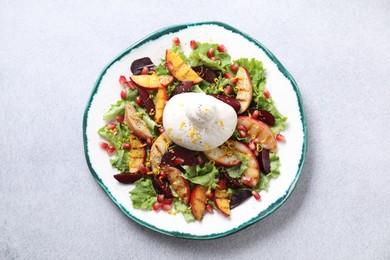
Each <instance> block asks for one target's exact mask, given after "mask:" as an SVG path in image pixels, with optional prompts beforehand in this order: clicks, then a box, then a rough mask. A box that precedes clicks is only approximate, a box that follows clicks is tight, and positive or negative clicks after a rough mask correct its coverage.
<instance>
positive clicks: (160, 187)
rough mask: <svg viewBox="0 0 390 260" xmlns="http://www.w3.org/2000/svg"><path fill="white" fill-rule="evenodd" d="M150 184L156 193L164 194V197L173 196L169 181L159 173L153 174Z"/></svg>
mask: <svg viewBox="0 0 390 260" xmlns="http://www.w3.org/2000/svg"><path fill="white" fill-rule="evenodd" d="M152 184H153V188H154V190H155V191H156V193H157V194H164V197H165V198H173V195H172V191H171V188H169V183H168V180H167V179H166V178H160V176H159V175H156V174H153V177H152Z"/></svg>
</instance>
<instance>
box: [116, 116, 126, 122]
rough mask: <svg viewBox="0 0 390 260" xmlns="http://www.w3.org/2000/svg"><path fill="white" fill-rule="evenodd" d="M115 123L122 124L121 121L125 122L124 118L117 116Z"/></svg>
mask: <svg viewBox="0 0 390 260" xmlns="http://www.w3.org/2000/svg"><path fill="white" fill-rule="evenodd" d="M115 119H116V121H118V122H119V123H123V121H125V117H124V116H117V117H115Z"/></svg>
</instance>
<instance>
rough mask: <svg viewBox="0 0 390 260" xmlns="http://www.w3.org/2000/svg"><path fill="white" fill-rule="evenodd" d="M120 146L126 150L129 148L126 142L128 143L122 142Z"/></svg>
mask: <svg viewBox="0 0 390 260" xmlns="http://www.w3.org/2000/svg"><path fill="white" fill-rule="evenodd" d="M122 148H123V149H126V150H130V149H131V145H130V144H128V143H124V144H122Z"/></svg>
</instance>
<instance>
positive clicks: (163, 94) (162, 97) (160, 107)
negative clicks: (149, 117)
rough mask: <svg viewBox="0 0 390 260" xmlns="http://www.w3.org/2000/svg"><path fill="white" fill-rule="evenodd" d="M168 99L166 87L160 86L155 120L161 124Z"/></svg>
mask: <svg viewBox="0 0 390 260" xmlns="http://www.w3.org/2000/svg"><path fill="white" fill-rule="evenodd" d="M167 100H168V92H167V89H166V88H164V87H163V88H159V89H158V90H157V94H156V114H155V116H154V121H156V123H158V124H160V123H161V122H162V117H163V112H164V107H165V103H166V102H167Z"/></svg>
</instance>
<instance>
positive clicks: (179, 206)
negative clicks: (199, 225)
mask: <svg viewBox="0 0 390 260" xmlns="http://www.w3.org/2000/svg"><path fill="white" fill-rule="evenodd" d="M173 208H174V209H175V211H176V212H178V213H182V214H183V216H184V219H185V220H186V221H187V222H194V221H195V217H194V215H193V214H192V211H191V207H189V206H187V205H186V204H184V203H183V202H182V201H180V200H179V199H177V198H175V199H174V201H173Z"/></svg>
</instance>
